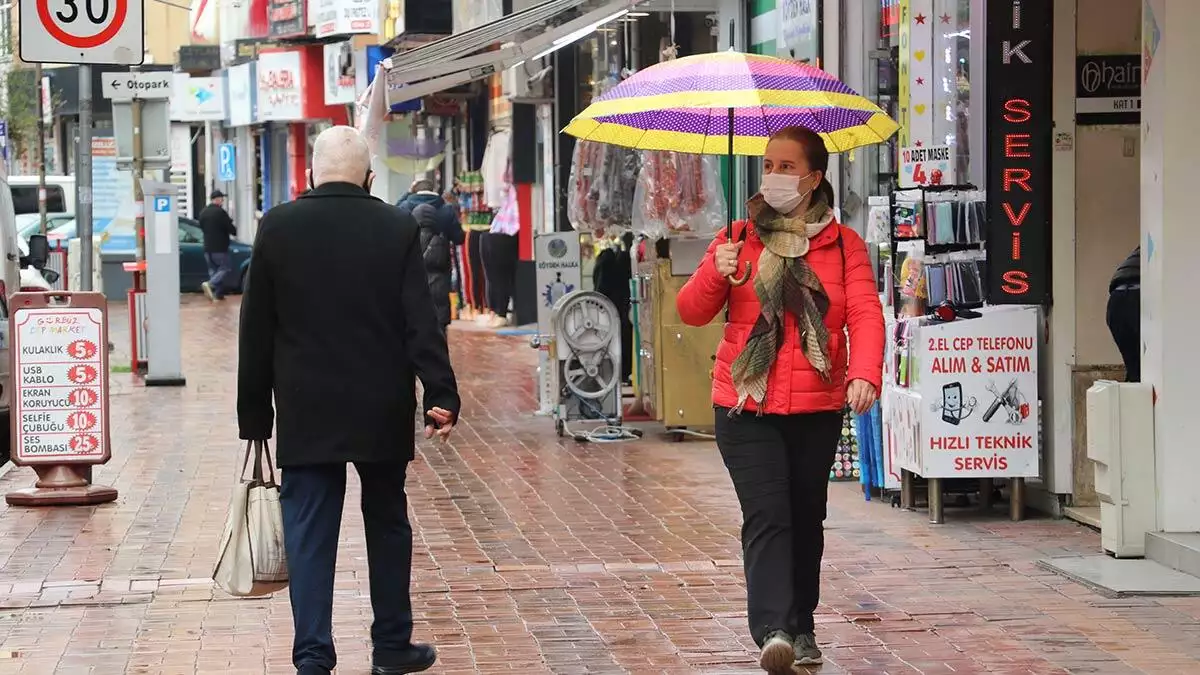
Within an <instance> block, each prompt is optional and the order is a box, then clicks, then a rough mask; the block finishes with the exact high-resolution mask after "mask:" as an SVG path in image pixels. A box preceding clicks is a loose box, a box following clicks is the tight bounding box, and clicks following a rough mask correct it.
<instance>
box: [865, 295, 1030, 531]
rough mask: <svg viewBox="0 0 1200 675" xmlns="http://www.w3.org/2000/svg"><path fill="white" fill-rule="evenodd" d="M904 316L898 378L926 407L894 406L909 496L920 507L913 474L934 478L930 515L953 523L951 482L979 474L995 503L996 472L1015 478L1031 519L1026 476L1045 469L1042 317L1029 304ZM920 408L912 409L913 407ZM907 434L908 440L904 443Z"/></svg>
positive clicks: (1019, 501) (1016, 511) (1016, 513)
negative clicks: (947, 499) (948, 515)
mask: <svg viewBox="0 0 1200 675" xmlns="http://www.w3.org/2000/svg"><path fill="white" fill-rule="evenodd" d="M943 309H944V308H939V311H938V312H937V314H936V315H935V316H933V317H928V318H919V319H908V320H902V321H899V322H897V324H896V328H895V333H896V335H895V336H893V337H895V338H896V340H895V346H894V348H893V349H891V350H889V351H890V353H891V358H892V359H894V362H893V363H889V364H888V365H889V368H888V371H889V373H888V374H889V377H894V378H895V380H894V382H893V381H889V383H888V384H889V385H890V386H891V388H894V389H895V390H896V391H895V392H894V395H893V396H891V397H890V400H889V401H887V402H885V405H890V406H892V407H893V408H895V401H896V397H897V396H902V397H905V398H906V399H907V402H908V403H915V406H916V411H917V413H919V414H916V415H912V414H911V410H910V414H909V415H908V416H901V415H898V414H897V411H896V410H895V409H893V410H890V411H885V417H886V419H887V424H889V425H890V428H889V429H888V433H887V434H886V435H887V438H888V441H889V442H892V443H894V444H896V445H897V446H898V447H897V448H895V449H894V454H895V456H896V457H898V458H899V462H900V466H901V468H902V469H904V471H905V472H906V473H905V475H904V476H903V479H904V480H905V481H906V482H909V483H910V484H909V485H907V486H902V488H901V492H902V495H903V496H902V502H903V505H904V506H905V507H911V506H912V485H911V478H912V476H918V477H921V478H924V479H925V480H926V481H927V482H928V490H929V511H930V520H931V521H932V522H935V523H940V522H943V506H942V501H943V499H942V497H943V489H944V485H943V483H942V481H943V480H946V479H971V480H972V481H979V480H981V479H982V481H983V482H979V483H977V484H978V486H979V487H978V490H979V493H980V500H981V502H983V503H984V504H985V505H989V506H990V503H991V499H992V493H993V488H992V486H991V485H990V482H991V479H996V478H1008V479H1012V480H1011V481H1010V485H1009V488H1010V495H1009V499H1010V501H1011V503H1010V506H1011V507H1012V516H1013V519H1014V520H1019V519H1020V518H1021V517H1022V515H1023V514H1022V511H1023V507H1024V505H1023V499H1024V479H1025V478H1036V477H1038V476H1039V475H1040V444H1039V443H1040V434H1039V410H1040V408H1039V404H1038V400H1039V399H1038V350H1039V342H1038V320H1039V318H1038V317H1039V312H1040V310H1039V309H1038V308H1037V307H1031V306H1026V305H1004V306H996V307H985V308H983V309H981V310H980V311H978V312H975V311H961V312H957V313H955V312H953V311H943ZM910 408H911V406H910ZM898 439H905V441H906V442H904V443H901V442H900V441H899V440H898Z"/></svg>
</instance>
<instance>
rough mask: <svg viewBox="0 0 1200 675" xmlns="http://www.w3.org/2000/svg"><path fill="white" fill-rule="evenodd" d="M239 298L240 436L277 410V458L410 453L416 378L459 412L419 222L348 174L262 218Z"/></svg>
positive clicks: (257, 430)
mask: <svg viewBox="0 0 1200 675" xmlns="http://www.w3.org/2000/svg"><path fill="white" fill-rule="evenodd" d="M253 256H254V257H253V259H252V261H251V267H250V281H249V284H248V290H247V294H246V298H245V299H244V300H243V307H242V345H241V346H242V353H241V363H240V364H239V403H238V407H239V418H240V419H241V420H242V433H243V436H256V435H258V436H261V435H262V433H263V432H264V426H265V427H266V432H267V433H269V430H270V408H269V405H270V390H271V389H272V388H273V390H274V398H275V403H276V408H277V411H278V417H279V419H278V424H277V427H278V449H277V451H278V453H279V463H280V465H282V466H288V465H304V464H317V463H324V462H344V461H388V460H393V461H394V460H400V459H411V457H412V453H413V434H412V424H413V419H414V413H415V406H416V395H415V389H414V387H415V382H414V376H415V375H417V374H419V375H420V376H421V380H422V383H423V384H424V386H425V390H426V404H427V405H426V409H429V408H431V407H433V406H439V407H443V408H447V409H450V410H458V404H459V401H458V396H457V394H456V393H455V382H454V375H453V372H452V371H451V369H450V363H449V356H448V354H447V353H446V347H445V340H444V338H442V337H441V333H440V327H439V326H438V325H437V323H436V319H434V316H433V314H434V312H433V301H432V299H431V296H430V293H429V289H428V287H427V286H426V281H425V270H424V265H423V263H422V260H421V251H420V247H419V242H418V231H417V226H416V223H415V222H414V221H413V219H412V217H411V215H409V214H407V213H404V212H401V211H400V210H399V209H397V208H396V207H394V206H391V205H389V204H386V203H384V202H382V201H380V200H378V199H375V198H373V197H371V196H370V195H368V194H367V193H366V191H365V190H363V189H362V188H360V187H358V186H354V185H350V184H348V183H328V184H324V185H321V186H319V187H317V188H316V189H314V190H312V191H311V192H310V193H309V194H308V195H306V196H304V197H303V198H301V199H299V200H296V201H295V202H291V203H288V204H282V205H280V206H277V207H275V208H273V209H271V211H269V212H268V213H267V214H266V215H265V216H264V218H263V220H262V224H261V227H260V230H259V236H258V241H257V242H256V244H255V249H254V254H253Z"/></svg>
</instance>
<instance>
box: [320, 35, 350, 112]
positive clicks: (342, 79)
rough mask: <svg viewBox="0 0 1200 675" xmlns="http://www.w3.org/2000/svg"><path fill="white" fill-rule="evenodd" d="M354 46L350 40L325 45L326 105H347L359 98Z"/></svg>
mask: <svg viewBox="0 0 1200 675" xmlns="http://www.w3.org/2000/svg"><path fill="white" fill-rule="evenodd" d="M352 46H353V43H351V42H348V41H347V42H332V43H329V44H326V45H325V68H324V73H325V105H345V104H347V103H354V101H355V99H356V98H357V94H358V90H357V82H356V81H355V80H356V77H355V68H354V50H353V49H352Z"/></svg>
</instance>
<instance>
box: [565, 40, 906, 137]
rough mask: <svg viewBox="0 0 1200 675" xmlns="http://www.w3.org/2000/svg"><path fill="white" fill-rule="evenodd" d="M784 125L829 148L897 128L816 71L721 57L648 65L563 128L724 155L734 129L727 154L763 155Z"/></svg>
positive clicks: (751, 57)
mask: <svg viewBox="0 0 1200 675" xmlns="http://www.w3.org/2000/svg"><path fill="white" fill-rule="evenodd" d="M731 111H732V112H731ZM731 119H732V130H731V129H730V121H731ZM791 126H800V127H804V128H806V129H809V130H811V131H813V132H815V133H817V134H819V135H820V136H821V138H822V139H823V140H824V141H825V146H826V147H827V148H828V149H829V151H830V152H844V151H847V150H853V149H854V148H857V147H861V146H864V145H871V144H873V143H880V142H883V141H885V140H887V139H888V137H889V136H891V135H892V134H894V133H895V132H896V130H897V129H898V128H899V125H897V124H896V122H894V121H893V120H892V119H891V118H890V117H888V116H887V114H885V113H884V112H883V110H881V109H880V108H879V106H877V105H875V104H874V103H872V102H871V101H869V100H867V99H865V98H863V97H862V96H859V95H858V94H857V93H855V92H854V91H853V90H852V89H850V88H849V87H847V86H846V85H844V84H842V83H841V82H840V81H838V79H837V78H835V77H833V76H832V75H830V74H829V73H826V72H825V71H823V70H821V69H820V68H815V67H813V66H809V65H806V64H803V63H799V62H796V61H787V60H784V59H778V58H775V57H771V56H759V55H755V54H742V53H739V52H733V51H728V52H720V53H716V54H699V55H696V56H689V57H685V58H682V59H677V60H674V61H665V62H663V63H659V64H657V65H654V66H651V67H649V68H646V69H645V70H642V71H640V72H638V73H637V74H635V75H634V76H633V77H630V78H629V79H628V80H625V81H624V82H622V83H621V84H619V85H617V86H616V87H614V88H613V89H611V90H610V91H609V92H608V93H606V94H604V95H603V96H600V97H599V98H597V99H596V101H595V102H593V103H592V104H591V105H590V106H588V108H587V109H586V110H584V111H583V112H582V113H580V114H579V115H578V116H577V117H576V118H575V119H574V120H572V121H571V123H570V124H569V125H567V127H566V129H564V130H563V131H564V132H565V133H568V134H570V135H572V136H575V137H577V138H580V139H584V140H588V141H596V142H599V143H611V144H614V145H621V146H624V147H630V148H637V149H640V150H672V151H675V152H690V153H697V154H709V155H724V154H727V153H729V152H730V141H729V136H730V132H731V131H732V133H733V143H732V145H733V148H732V152H733V154H738V155H762V154H763V152H765V151H766V147H767V141H768V140H769V139H770V137H771V135H772V134H774V133H775V132H777V131H779V130H780V129H784V128H786V127H791Z"/></svg>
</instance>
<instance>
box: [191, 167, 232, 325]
mask: <svg viewBox="0 0 1200 675" xmlns="http://www.w3.org/2000/svg"><path fill="white" fill-rule="evenodd" d="M198 220H199V221H200V229H201V230H203V231H204V262H206V263H208V281H206V282H204V283H203V284H201V285H200V287H201V288H202V289H203V290H204V294H205V295H207V296H208V299H209V300H213V301H216V300H224V299H225V280H226V279H227V278H228V277H229V276H230V275H231V274H232V273H233V264H232V259H231V258H230V257H229V240H230V239H231V238H232V237H233V236H234V235H236V234H237V228H236V227H234V225H233V218H230V217H229V213H228V212H226V211H225V193H224V192H221V191H220V190H213V193H212V195H210V196H209V201H208V206H205V207H204V209H203V210H202V211H200V217H199V218H198Z"/></svg>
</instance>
